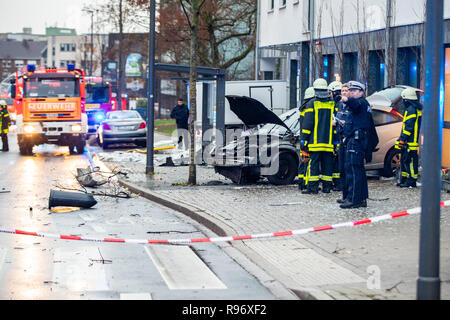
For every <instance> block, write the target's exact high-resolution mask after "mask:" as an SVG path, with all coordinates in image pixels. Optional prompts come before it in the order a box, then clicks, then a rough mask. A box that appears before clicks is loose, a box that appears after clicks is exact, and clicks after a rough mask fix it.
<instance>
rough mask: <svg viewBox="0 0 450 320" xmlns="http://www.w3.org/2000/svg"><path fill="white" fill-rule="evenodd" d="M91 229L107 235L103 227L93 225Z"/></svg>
mask: <svg viewBox="0 0 450 320" xmlns="http://www.w3.org/2000/svg"><path fill="white" fill-rule="evenodd" d="M91 227H92V229H94V230H95V232H98V233H105V232H106V230H105V229H104V228H103V227H101V226H99V225H96V224H93V225H91Z"/></svg>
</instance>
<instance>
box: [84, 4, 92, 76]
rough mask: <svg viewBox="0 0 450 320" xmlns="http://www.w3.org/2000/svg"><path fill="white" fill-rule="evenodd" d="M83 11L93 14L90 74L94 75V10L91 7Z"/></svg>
mask: <svg viewBox="0 0 450 320" xmlns="http://www.w3.org/2000/svg"><path fill="white" fill-rule="evenodd" d="M83 11H84V12H86V13H89V14H90V15H91V62H90V63H89V75H90V76H92V65H93V63H94V62H93V61H94V59H93V57H94V11H93V10H89V9H84V10H83Z"/></svg>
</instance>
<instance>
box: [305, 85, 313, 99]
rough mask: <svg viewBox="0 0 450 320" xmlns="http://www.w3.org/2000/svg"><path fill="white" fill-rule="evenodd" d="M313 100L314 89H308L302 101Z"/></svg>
mask: <svg viewBox="0 0 450 320" xmlns="http://www.w3.org/2000/svg"><path fill="white" fill-rule="evenodd" d="M311 98H314V88H313V87H309V88H307V89H306V90H305V96H304V99H311Z"/></svg>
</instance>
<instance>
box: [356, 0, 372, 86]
mask: <svg viewBox="0 0 450 320" xmlns="http://www.w3.org/2000/svg"><path fill="white" fill-rule="evenodd" d="M361 2H362V4H361ZM366 17H367V12H366V5H365V2H364V0H357V2H356V21H357V28H358V30H357V32H356V33H357V39H358V79H359V81H360V82H362V83H364V84H366V87H367V82H368V79H369V37H368V34H367V20H366Z"/></svg>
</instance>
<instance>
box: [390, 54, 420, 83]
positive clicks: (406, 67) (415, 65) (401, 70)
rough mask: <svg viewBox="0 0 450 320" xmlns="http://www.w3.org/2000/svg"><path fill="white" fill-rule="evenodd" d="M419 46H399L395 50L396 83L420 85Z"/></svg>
mask: <svg viewBox="0 0 450 320" xmlns="http://www.w3.org/2000/svg"><path fill="white" fill-rule="evenodd" d="M420 56H421V55H420V47H407V48H399V49H398V51H397V79H396V80H397V83H399V84H403V85H408V86H411V87H415V88H418V87H420V80H421V79H420V64H421V62H420Z"/></svg>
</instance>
